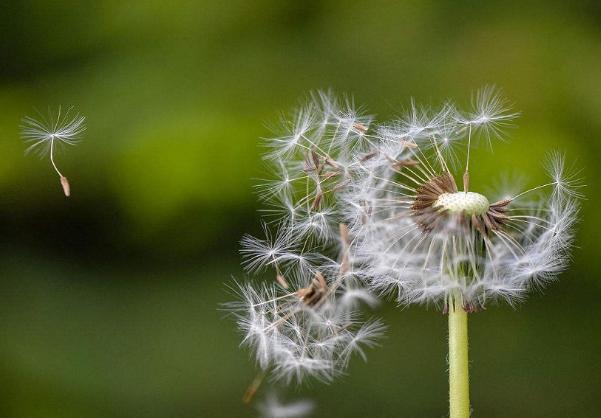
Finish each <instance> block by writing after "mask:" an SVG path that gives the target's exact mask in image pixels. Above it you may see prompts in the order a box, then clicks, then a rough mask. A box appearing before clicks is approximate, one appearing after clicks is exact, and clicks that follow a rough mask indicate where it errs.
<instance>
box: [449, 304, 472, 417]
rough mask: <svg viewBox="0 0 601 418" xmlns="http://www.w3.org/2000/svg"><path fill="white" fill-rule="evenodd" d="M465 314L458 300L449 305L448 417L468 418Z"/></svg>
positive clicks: (468, 398)
mask: <svg viewBox="0 0 601 418" xmlns="http://www.w3.org/2000/svg"><path fill="white" fill-rule="evenodd" d="M453 299H454V300H453ZM467 341H468V340H467V312H466V311H465V310H464V309H463V306H462V301H461V299H460V298H450V303H449V415H450V418H469V416H470V382H469V368H468V343H467Z"/></svg>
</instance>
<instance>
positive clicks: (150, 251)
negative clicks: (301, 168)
mask: <svg viewBox="0 0 601 418" xmlns="http://www.w3.org/2000/svg"><path fill="white" fill-rule="evenodd" d="M0 52H1V56H0V108H1V111H0V417H10V418H82V417H85V418H88V417H89V418H100V417H103V418H104V417H116V418H118V417H123V418H125V417H128V418H131V417H144V418H154V417H157V418H158V417H161V418H163V417H178V418H186V417H243V416H256V415H257V414H256V412H255V411H254V410H253V408H252V407H247V406H245V405H243V404H242V402H241V400H240V399H241V395H242V393H243V391H244V389H245V388H246V385H247V384H248V383H249V382H250V381H251V380H252V378H253V377H254V368H253V365H252V363H251V361H250V359H249V356H248V353H247V352H246V351H244V350H242V349H240V348H239V347H238V343H239V338H238V335H237V332H236V330H235V327H234V325H233V323H232V322H231V321H230V320H229V319H228V318H226V317H225V316H224V313H223V312H220V311H219V310H218V307H219V304H220V303H222V302H224V301H226V300H228V299H229V298H230V296H229V295H228V293H227V289H226V286H225V284H226V283H228V282H229V281H230V280H231V278H232V277H237V278H241V277H243V274H242V272H241V269H240V267H239V261H240V260H239V257H238V253H237V248H238V240H239V238H240V236H241V235H242V234H243V233H244V232H251V233H252V232H257V231H258V230H259V216H258V214H257V212H256V210H257V209H258V203H257V201H256V198H255V196H254V195H253V191H252V185H253V183H254V182H255V180H253V179H254V178H256V177H261V175H262V165H261V160H260V151H261V149H260V147H259V146H258V145H259V139H258V138H260V137H262V136H268V135H269V133H270V132H269V129H267V128H266V125H268V124H269V123H272V122H274V121H277V119H278V117H279V112H280V111H286V110H289V109H291V108H293V107H294V106H295V105H296V104H297V103H298V101H299V98H302V97H303V96H304V95H305V94H306V93H307V92H308V91H310V90H313V89H317V88H329V87H331V88H333V89H334V90H336V91H339V92H346V93H350V94H352V95H354V97H355V100H356V102H357V103H361V104H363V105H365V106H366V108H367V109H368V110H369V111H370V112H371V113H374V114H376V115H378V117H379V118H380V119H387V118H391V117H394V116H395V115H397V114H398V112H399V111H400V109H402V108H403V106H404V105H406V104H407V103H408V101H409V98H410V97H414V98H415V99H416V100H417V101H418V102H424V103H431V104H436V103H440V102H441V101H443V100H444V99H445V98H449V97H450V98H454V99H456V100H457V101H458V102H459V103H464V104H466V103H468V102H469V98H470V95H471V92H472V91H474V90H475V89H477V88H478V87H480V86H482V85H485V84H491V83H493V84H496V85H497V86H499V87H501V88H503V90H504V91H505V94H506V96H508V97H509V98H510V99H511V101H512V102H513V103H514V108H515V109H516V110H519V111H521V112H522V116H521V117H520V119H519V120H518V122H517V124H518V129H514V130H512V131H511V135H510V137H511V140H510V141H509V142H506V143H498V144H496V146H495V152H494V154H490V153H488V152H487V150H486V149H478V150H477V151H476V154H477V157H476V158H475V159H474V161H478V164H474V170H475V171H474V176H473V179H474V180H473V182H474V183H475V184H474V187H477V185H482V186H484V185H485V184H489V183H490V182H492V181H494V180H495V179H497V178H499V177H500V176H501V175H502V174H503V173H508V174H512V173H522V174H524V175H525V176H526V178H527V179H528V181H527V183H528V184H537V183H539V182H541V181H542V180H543V178H544V171H543V168H542V163H543V160H544V155H545V154H546V153H547V152H548V151H551V150H554V149H559V150H563V151H565V152H566V154H567V156H568V159H569V161H574V163H575V164H576V165H577V167H579V168H581V169H582V175H583V176H584V177H585V178H586V183H587V184H588V187H587V191H586V194H587V195H588V200H587V201H585V202H584V203H583V211H582V222H581V225H580V228H579V233H578V245H579V247H578V248H577V249H576V250H575V251H574V263H573V266H572V268H571V269H570V271H569V272H567V273H565V274H563V275H562V277H561V280H560V281H559V282H557V283H555V284H552V285H550V286H549V287H548V288H547V289H546V290H545V292H544V294H542V293H536V294H533V295H532V296H531V297H530V299H529V300H528V301H527V302H526V303H524V304H521V305H519V306H518V307H517V308H516V309H512V308H510V307H507V306H491V307H489V308H488V309H487V310H486V311H485V312H482V313H478V314H477V315H474V316H473V317H472V320H471V329H470V332H471V361H472V375H471V377H472V403H473V406H474V408H475V411H476V412H475V416H477V417H488V418H494V417H545V418H551V417H582V418H584V417H598V416H601V396H600V393H601V323H600V321H601V303H600V298H601V281H600V273H601V268H600V264H601V263H600V262H599V259H600V256H599V254H600V253H601V249H600V244H599V232H600V231H601V229H600V228H601V216H600V215H599V213H600V212H599V205H601V199H599V198H598V196H599V194H600V193H601V191H600V188H599V183H598V181H599V179H601V164H600V160H601V3H599V2H598V1H595V0H590V1H574V2H565V1H549V0H545V1H526V2H516V3H512V2H507V1H487V2H478V1H462V0H458V1H433V0H431V1H417V0H415V1H385V0H370V1H345V0H316V1H310V0H305V1H290V2H288V1H278V0H254V1H244V0H237V1H236V0H232V1H192V0H189V1H179V0H172V1H169V2H164V1H158V0H145V1H115V0H95V1H89V2H85V1H73V0H62V1H48V0H45V1H44V0H37V1H36V0H29V1H14V0H5V1H3V2H2V4H1V5H0ZM60 104H62V105H75V106H76V107H77V108H78V109H79V110H80V111H81V112H82V113H83V114H85V115H86V116H87V118H88V131H87V134H86V139H85V141H84V142H82V143H81V144H80V145H79V146H78V147H77V148H73V149H69V152H68V153H65V154H62V155H61V156H60V157H59V159H60V165H61V168H62V169H63V170H64V172H65V174H66V175H67V176H68V177H69V178H70V180H71V183H72V191H73V195H72V197H71V198H70V199H65V198H64V197H63V196H62V192H61V190H60V185H59V184H58V181H57V178H56V177H55V174H54V172H53V171H52V170H51V167H50V165H49V162H48V161H47V160H39V159H37V158H35V157H31V156H29V157H24V155H23V151H24V148H25V146H24V144H23V143H22V141H21V140H20V139H19V123H20V119H21V118H22V117H23V116H25V115H30V114H33V113H34V112H35V110H34V109H40V110H45V109H46V108H47V107H48V106H52V107H56V106H58V105H60ZM375 315H380V316H382V317H384V319H385V320H386V321H387V322H388V324H389V325H390V330H389V333H388V338H387V339H386V340H385V341H384V342H383V346H382V347H381V348H378V349H375V350H372V352H371V353H370V355H369V360H368V362H367V363H363V362H361V360H360V359H357V360H356V361H354V362H353V364H352V367H351V369H350V372H349V375H348V376H346V377H344V378H342V379H340V380H338V381H336V382H335V383H333V384H331V385H322V384H319V383H314V384H312V385H307V386H306V387H301V388H292V389H290V390H287V391H283V392H281V393H282V394H283V396H284V397H285V398H289V399H294V398H298V397H301V398H302V397H310V398H313V399H315V400H316V402H317V411H316V413H315V415H314V416H317V417H364V416H369V417H393V416H394V417H444V416H446V413H447V412H446V411H447V400H446V391H447V382H446V380H447V376H446V365H445V355H446V336H445V333H446V322H445V317H443V316H442V315H440V313H438V312H436V311H434V310H432V309H430V310H427V309H425V308H419V307H417V308H410V309H399V308H396V307H394V306H393V305H391V304H385V305H383V306H382V308H381V309H379V310H378V311H377V312H376V313H375ZM264 393H265V392H264V391H263V392H260V393H259V398H261V397H262V396H263V394H264Z"/></svg>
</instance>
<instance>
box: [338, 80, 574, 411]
mask: <svg viewBox="0 0 601 418" xmlns="http://www.w3.org/2000/svg"><path fill="white" fill-rule="evenodd" d="M476 97H477V101H476V107H477V109H476V111H475V112H474V113H471V114H468V115H467V116H460V113H455V112H448V111H445V110H444V109H443V111H442V112H439V113H436V114H435V115H434V116H433V117H432V119H431V120H430V121H429V122H428V121H426V120H425V119H424V118H423V117H422V118H420V126H422V127H423V128H422V129H419V130H416V129H415V128H414V127H413V126H410V125H407V126H406V127H405V128H404V129H405V131H404V134H403V135H402V138H403V139H402V141H410V142H411V143H415V144H416V145H417V146H416V147H410V148H408V149H407V150H406V152H407V153H408V154H409V155H408V158H409V159H410V160H414V161H416V162H417V164H415V165H411V166H407V165H404V166H399V165H397V164H394V163H393V162H389V161H386V160H384V159H380V160H379V163H380V164H377V165H372V166H370V167H367V168H366V170H365V172H364V175H363V178H361V179H358V180H357V181H356V182H355V183H354V184H353V188H348V189H347V191H346V192H345V200H346V202H347V204H348V206H349V207H361V208H362V211H361V212H360V213H358V212H356V213H355V214H354V217H355V219H354V220H349V221H348V222H349V224H350V225H352V230H351V234H352V235H353V236H354V237H355V241H354V243H353V255H354V258H355V260H356V261H357V262H358V263H359V264H360V266H361V268H360V271H361V272H362V274H363V277H364V279H365V281H366V282H368V283H369V286H370V288H371V289H372V290H373V291H375V292H377V293H378V294H381V295H383V294H393V295H394V296H395V297H396V300H397V302H398V303H399V304H402V305H408V304H413V303H423V304H434V305H436V306H439V307H440V308H441V309H442V310H443V311H444V312H447V313H448V315H449V349H450V351H449V372H450V396H451V399H450V407H451V414H450V416H451V417H452V418H456V417H468V416H469V411H470V405H469V393H468V370H467V364H468V363H467V313H473V312H476V311H479V310H482V309H484V308H485V306H486V305H487V304H488V303H490V302H491V301H496V300H504V301H506V302H508V303H509V304H515V303H516V302H517V301H519V300H522V299H523V298H524V297H525V295H526V293H527V292H528V291H529V290H530V289H532V288H534V287H540V286H542V285H544V284H545V283H547V282H548V281H550V280H552V279H554V278H555V277H556V276H557V275H558V274H559V273H560V272H561V271H563V270H564V269H565V268H566V266H567V264H568V262H569V250H570V247H571V246H572V242H573V226H574V223H575V222H576V219H577V214H578V204H577V202H576V201H575V197H579V196H581V192H580V188H581V187H582V186H581V184H580V183H579V181H578V180H577V176H576V175H574V174H572V173H569V172H568V171H567V170H566V169H565V163H564V158H563V156H561V155H559V154H553V155H552V156H551V157H550V162H549V163H548V167H549V171H550V177H551V179H550V180H549V182H547V183H545V184H543V185H540V186H536V187H532V188H529V189H525V190H522V191H518V192H515V193H513V194H505V196H504V197H502V198H501V199H500V200H496V201H495V200H489V198H488V197H487V196H485V195H483V194H481V193H479V192H477V191H472V190H470V172H469V165H470V146H471V143H472V139H474V138H472V137H473V136H475V135H481V136H483V137H484V138H485V139H486V140H491V139H493V137H494V136H496V135H498V134H499V125H505V124H507V123H508V121H509V120H511V119H513V118H514V117H515V115H516V114H514V113H508V110H507V108H505V107H504V105H503V103H504V100H503V99H502V98H500V97H499V96H498V95H496V94H495V93H494V92H493V90H491V89H488V88H487V89H485V90H483V91H482V92H480V93H478V94H477V96H476ZM458 115H459V116H458ZM410 119H411V120H414V119H415V117H411V118H410ZM472 128H473V129H472ZM466 129H467V130H468V133H467V137H465V131H466ZM441 130H443V131H444V132H445V137H446V138H449V140H450V141H466V142H467V150H466V156H465V163H464V169H463V176H462V178H463V187H462V190H460V187H459V185H458V184H457V182H456V180H455V179H456V176H457V175H461V172H454V171H453V169H452V167H453V165H452V164H450V163H449V161H447V159H446V158H445V156H444V153H443V152H442V151H441V148H442V145H443V144H442V143H441V138H442V137H441V136H440V135H439V133H440V132H441ZM379 134H380V136H381V138H380V140H379V142H377V143H378V144H380V145H378V147H379V148H381V149H382V151H381V152H382V153H385V152H388V150H389V149H390V147H391V145H390V144H394V142H395V141H399V138H400V137H401V136H400V135H399V132H396V133H391V132H390V131H389V130H380V131H379ZM474 163H478V161H476V160H474V161H472V164H474ZM545 191H547V193H546V194H545V193H544V192H545ZM349 215H351V216H353V213H352V212H350V211H349Z"/></svg>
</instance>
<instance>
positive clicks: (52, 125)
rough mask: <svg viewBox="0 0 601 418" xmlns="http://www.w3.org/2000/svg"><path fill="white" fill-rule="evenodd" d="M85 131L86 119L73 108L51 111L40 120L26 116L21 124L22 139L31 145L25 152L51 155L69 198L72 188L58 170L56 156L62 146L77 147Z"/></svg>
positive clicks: (51, 160) (53, 165)
mask: <svg viewBox="0 0 601 418" xmlns="http://www.w3.org/2000/svg"><path fill="white" fill-rule="evenodd" d="M85 130H86V125H85V117H84V116H81V115H80V114H79V113H77V112H75V110H74V108H73V107H69V108H67V109H66V110H64V109H62V108H61V107H59V108H58V111H57V112H53V111H51V110H50V109H49V110H48V114H47V115H46V116H44V115H41V114H40V118H39V119H35V118H32V117H29V116H26V117H24V118H23V121H22V124H21V137H22V138H23V139H24V140H25V142H26V143H27V144H29V146H28V148H27V150H26V151H25V152H26V153H29V152H36V153H38V154H39V155H40V156H45V155H47V154H50V162H51V164H52V167H54V170H55V171H56V173H57V174H58V176H59V178H60V182H61V186H62V187H63V192H64V193H65V196H67V197H68V196H70V194H71V187H70V185H69V181H68V180H67V178H66V177H65V176H63V174H62V173H61V171H60V170H59V169H58V167H57V165H56V162H55V155H56V153H57V151H58V149H59V148H60V147H61V146H62V145H76V144H77V143H78V142H79V140H80V139H81V136H82V134H83V132H84V131H85Z"/></svg>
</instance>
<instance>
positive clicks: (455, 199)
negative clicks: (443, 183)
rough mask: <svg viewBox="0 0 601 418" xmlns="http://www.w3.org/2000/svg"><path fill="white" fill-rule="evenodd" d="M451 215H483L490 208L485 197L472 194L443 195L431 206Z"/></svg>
mask: <svg viewBox="0 0 601 418" xmlns="http://www.w3.org/2000/svg"><path fill="white" fill-rule="evenodd" d="M433 206H434V207H435V208H440V209H441V210H445V211H448V212H449V213H452V214H460V213H464V214H466V215H477V216H479V215H484V214H485V213H486V212H487V211H488V208H489V206H490V203H489V202H488V199H487V198H486V196H483V195H481V194H480V193H474V192H455V193H443V194H441V195H440V196H438V199H436V202H435V203H434V205H433Z"/></svg>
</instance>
